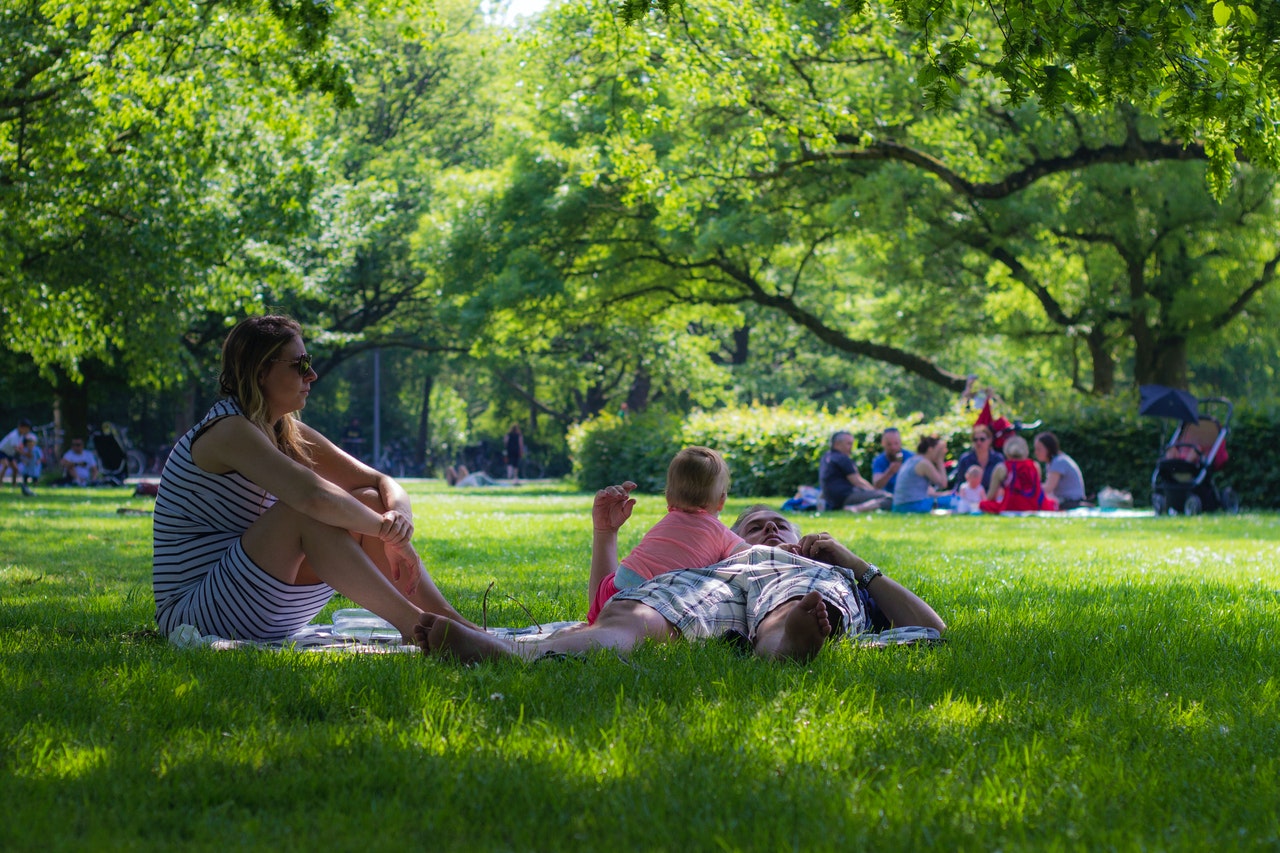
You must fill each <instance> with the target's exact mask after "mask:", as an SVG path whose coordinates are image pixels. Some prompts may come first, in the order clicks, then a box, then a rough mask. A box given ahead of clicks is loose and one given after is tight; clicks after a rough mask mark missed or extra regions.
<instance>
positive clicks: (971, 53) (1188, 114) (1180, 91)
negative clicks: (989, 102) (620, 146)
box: [622, 0, 1280, 189]
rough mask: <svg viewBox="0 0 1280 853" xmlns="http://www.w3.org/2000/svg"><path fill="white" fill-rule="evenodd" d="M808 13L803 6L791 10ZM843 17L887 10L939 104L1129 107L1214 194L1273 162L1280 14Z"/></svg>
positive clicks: (684, 7)
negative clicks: (1232, 176)
mask: <svg viewBox="0 0 1280 853" xmlns="http://www.w3.org/2000/svg"><path fill="white" fill-rule="evenodd" d="M697 5H699V4H698V3H697V0H694V2H682V0H623V3H622V10H623V16H624V18H625V19H626V20H628V21H631V22H640V21H641V20H643V19H644V18H645V17H646V16H648V15H650V14H653V13H656V14H659V15H661V16H662V17H665V18H666V19H668V20H675V19H677V18H678V17H679V16H680V15H682V14H684V13H686V12H687V11H689V10H691V9H693V8H694V7H696V6H697ZM794 5H795V6H797V7H798V8H806V7H808V6H810V4H809V3H807V2H805V0H798V2H796V3H795V4H794ZM832 5H834V6H837V7H838V8H839V10H840V13H841V14H842V15H843V16H846V17H847V18H848V19H850V20H854V21H857V20H862V19H864V18H871V17H875V16H877V15H878V14H879V13H880V10H881V9H885V8H887V9H890V10H891V11H892V12H893V14H894V16H895V17H896V19H897V20H898V21H900V22H901V24H902V25H903V27H904V28H905V29H906V30H907V31H909V32H910V33H911V35H912V37H913V38H914V40H915V42H916V43H917V44H918V45H919V46H920V47H921V48H922V50H921V52H920V53H919V54H918V60H917V62H916V66H915V67H916V72H917V74H918V83H919V85H920V86H921V87H922V88H923V89H924V90H925V92H927V93H928V96H929V98H930V100H931V101H932V103H933V104H934V105H935V106H941V105H944V104H947V103H949V102H950V101H951V100H952V99H953V98H954V97H955V96H957V95H958V94H959V93H960V91H961V90H962V88H963V87H964V86H965V85H966V84H967V83H968V82H970V81H972V80H973V79H975V78H982V77H987V78H990V79H993V80H994V81H997V82H998V84H999V85H1000V87H1001V88H1002V90H1003V94H1004V96H1005V98H1006V100H1007V101H1008V103H1010V104H1011V105H1014V106H1016V105H1018V104H1021V103H1023V102H1026V101H1033V102H1035V103H1036V104H1038V105H1039V106H1040V107H1041V108H1042V109H1044V110H1046V111H1048V112H1050V113H1053V112H1056V111H1058V110H1060V109H1062V108H1072V109H1075V110H1081V111H1093V110H1099V109H1110V108H1115V107H1122V106H1125V105H1129V104H1132V105H1135V106H1137V107H1138V108H1139V109H1141V110H1142V111H1144V112H1148V113H1156V112H1159V113H1161V114H1163V115H1164V116H1166V117H1167V119H1168V120H1169V121H1170V122H1171V125H1172V127H1173V128H1174V129H1175V131H1176V132H1177V134H1178V135H1179V136H1181V137H1182V138H1184V139H1187V140H1191V139H1196V140H1199V142H1200V144H1202V145H1203V146H1204V147H1205V150H1206V152H1207V153H1208V155H1209V159H1210V162H1211V163H1212V165H1213V169H1212V171H1211V172H1210V178H1211V180H1212V181H1213V182H1214V185H1215V186H1216V187H1217V188H1218V189H1221V187H1222V186H1223V185H1224V184H1225V182H1226V180H1227V179H1228V177H1229V171H1230V164H1231V163H1232V162H1234V161H1235V160H1236V158H1237V151H1238V152H1239V153H1240V154H1241V155H1242V156H1243V157H1245V158H1248V159H1250V160H1253V161H1255V162H1257V163H1258V164H1260V165H1262V166H1265V167H1267V168H1272V169H1274V168H1276V167H1277V166H1278V165H1280V144H1278V143H1280V131H1277V127H1278V126H1280V102H1277V100H1276V98H1275V97H1274V92H1275V90H1276V89H1277V87H1278V85H1280V39H1278V36H1280V9H1278V8H1277V7H1276V6H1275V4H1273V3H1261V4H1255V3H1250V2H1230V0H1190V2H1181V0H1179V2H1159V0H1156V2H1145V3H1136V4H1135V3H1129V2H1120V1H1119V0H1092V2H1088V3H1074V4H1072V3H1060V2H1048V0H1040V1H1039V2H1030V3H991V2H981V3H974V2H969V3H966V2H959V3H953V2H940V0H894V2H892V3H886V4H876V3H872V2H868V0H847V2H841V3H838V4H832Z"/></svg>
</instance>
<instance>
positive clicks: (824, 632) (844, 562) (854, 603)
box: [414, 483, 946, 663]
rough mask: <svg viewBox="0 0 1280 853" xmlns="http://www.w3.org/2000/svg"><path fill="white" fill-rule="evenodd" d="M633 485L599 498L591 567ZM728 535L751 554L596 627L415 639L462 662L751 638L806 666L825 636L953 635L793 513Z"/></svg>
mask: <svg viewBox="0 0 1280 853" xmlns="http://www.w3.org/2000/svg"><path fill="white" fill-rule="evenodd" d="M634 488H635V484H634V483H625V484H623V485H621V486H610V487H609V488H607V489H602V490H601V491H599V492H597V493H596V499H595V505H594V506H593V508H592V520H593V522H594V525H595V537H594V539H593V541H592V563H593V566H595V564H596V561H597V560H604V561H606V562H611V563H612V564H614V565H615V566H616V564H617V553H618V530H619V529H620V528H621V527H622V525H623V524H625V523H626V521H627V519H628V518H629V517H630V516H631V506H632V505H633V504H634V501H631V500H630V498H629V497H628V495H629V493H630V491H631V490H632V489H634ZM731 529H732V530H733V531H734V532H735V533H737V534H738V535H739V536H741V537H742V538H743V539H744V540H746V542H747V544H748V545H751V546H752V547H751V548H749V549H747V550H745V551H741V552H739V553H737V554H734V555H733V556H732V557H730V558H729V559H727V560H724V561H723V562H720V563H717V564H716V565H714V566H711V567H709V568H705V569H680V570H678V571H674V572H667V573H665V574H661V575H658V576H656V577H654V578H652V579H651V580H648V581H646V582H645V583H643V584H641V585H639V586H635V587H629V588H627V589H623V590H621V591H619V592H618V593H617V594H616V595H614V596H613V597H612V598H611V599H609V601H608V602H607V603H606V604H605V606H604V608H603V609H602V610H601V611H600V616H599V618H597V620H596V621H595V623H594V624H592V625H584V626H580V627H575V628H569V629H566V630H564V631H559V632H557V633H555V634H552V635H550V636H548V637H546V638H545V639H538V640H527V641H523V642H518V643H517V642H513V641H510V640H505V639H501V638H498V637H494V636H492V635H490V634H487V633H485V632H484V631H481V630H478V629H476V628H473V627H469V626H467V625H463V624H461V623H459V622H457V621H455V620H453V619H449V618H448V617H445V616H440V615H437V614H434V613H425V614H423V616H422V618H421V619H420V620H419V622H418V625H417V626H416V627H415V629H414V638H415V640H416V641H417V643H418V645H419V646H421V647H422V650H423V651H424V652H425V653H426V654H441V655H449V656H453V657H456V658H457V659H459V660H461V661H463V662H464V663H469V662H472V661H479V660H488V659H494V658H504V657H519V658H527V659H532V658H536V657H539V656H541V655H543V654H546V653H548V652H552V653H564V652H567V653H573V652H585V651H588V650H590V649H596V648H609V649H616V650H618V651H623V652H625V651H629V650H630V649H633V648H635V647H636V646H638V645H639V644H640V643H642V642H644V641H645V640H655V641H658V642H667V641H670V640H675V639H679V638H684V639H688V640H703V639H710V638H714V637H724V636H726V635H727V636H735V635H736V636H738V637H743V638H746V640H747V641H748V642H749V643H750V646H751V649H752V651H753V652H754V653H755V654H757V655H759V656H760V657H764V658H769V659H774V660H797V661H806V660H810V659H811V658H813V657H814V656H815V655H817V654H818V652H819V651H821V649H822V646H823V644H824V643H825V642H826V641H827V639H828V638H830V637H835V636H840V635H841V634H845V633H850V634H858V633H863V632H866V631H874V630H882V629H884V628H887V627H890V626H896V627H906V626H920V627H925V628H932V629H934V630H937V631H939V632H941V631H943V630H944V629H945V628H946V625H945V624H944V623H943V621H942V619H941V618H940V617H939V616H938V614H937V613H935V612H934V610H933V608H932V607H930V606H929V605H928V604H926V603H925V602H924V601H922V600H921V599H920V597H919V596H917V595H916V594H915V593H913V592H911V591H910V590H908V589H907V588H906V587H904V586H902V585H901V584H899V583H896V582H895V581H893V580H891V579H890V578H887V577H885V576H884V574H883V573H882V572H881V571H880V570H879V569H877V568H876V567H875V566H872V565H871V564H869V563H867V562H866V561H865V560H863V559H862V558H861V557H858V556H857V555H855V554H854V553H853V552H852V551H850V550H849V549H848V548H846V547H845V546H844V545H841V544H840V543H839V542H837V541H836V540H834V539H832V538H831V536H830V535H829V534H827V533H815V534H810V535H808V536H803V537H802V536H800V531H799V530H798V529H796V527H795V526H794V525H793V524H792V523H791V522H790V521H788V520H787V519H786V518H785V517H783V516H782V515H780V514H778V513H777V512H774V511H773V510H772V509H770V508H769V507H767V506H764V505H760V504H757V505H756V506H752V507H748V508H747V509H746V510H743V512H742V514H741V515H739V516H738V519H737V521H735V522H734V523H733V527H732V528H731Z"/></svg>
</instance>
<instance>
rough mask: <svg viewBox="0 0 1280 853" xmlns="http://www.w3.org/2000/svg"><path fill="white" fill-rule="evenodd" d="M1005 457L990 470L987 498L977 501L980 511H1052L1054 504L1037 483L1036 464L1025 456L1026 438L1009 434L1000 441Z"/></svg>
mask: <svg viewBox="0 0 1280 853" xmlns="http://www.w3.org/2000/svg"><path fill="white" fill-rule="evenodd" d="M1004 453H1005V460H1004V461H1003V462H1001V463H1000V464H999V465H997V466H996V470H995V471H993V472H992V473H991V485H990V486H988V487H987V499H986V500H985V501H983V502H982V503H981V504H979V507H980V508H981V509H982V511H983V512H992V513H1001V512H1038V511H1041V510H1043V511H1053V510H1056V509H1057V508H1058V503H1057V501H1055V500H1054V499H1053V498H1050V497H1047V496H1046V495H1045V493H1044V487H1043V486H1042V485H1041V483H1040V466H1039V465H1037V464H1036V462H1035V460H1034V459H1028V458H1027V457H1028V454H1029V450H1028V448H1027V440H1026V439H1025V438H1023V437H1022V436H1020V435H1014V436H1010V437H1009V438H1008V439H1006V440H1005V443H1004Z"/></svg>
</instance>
